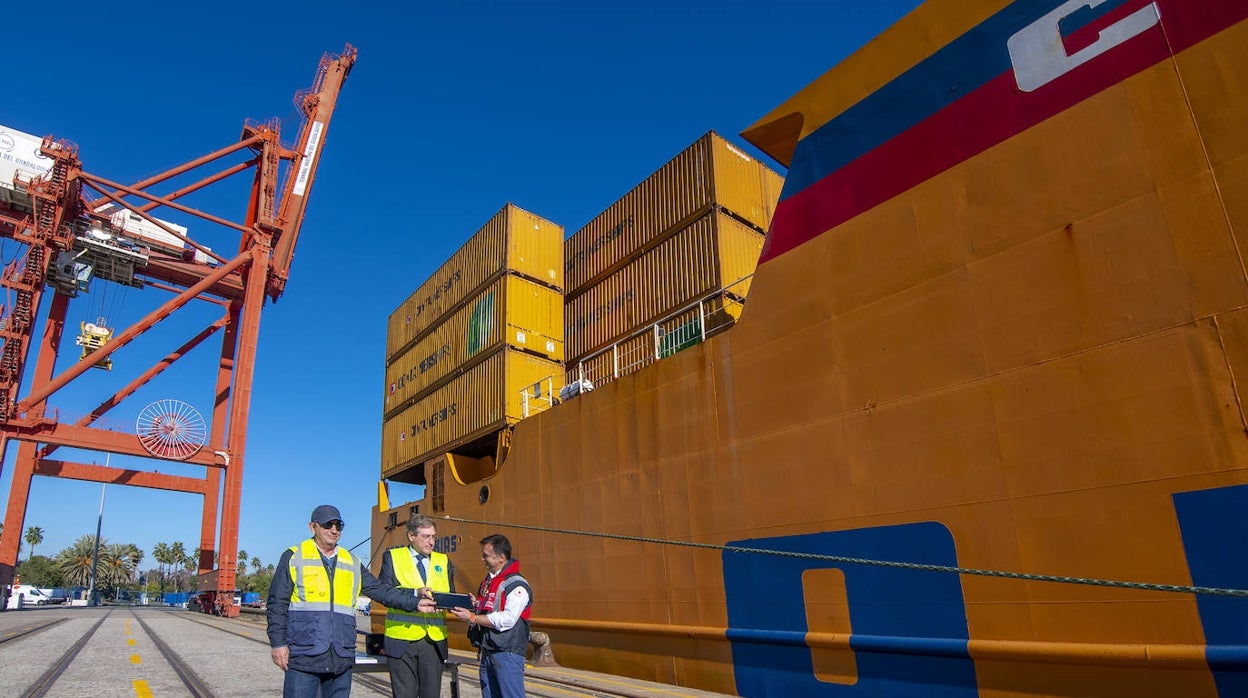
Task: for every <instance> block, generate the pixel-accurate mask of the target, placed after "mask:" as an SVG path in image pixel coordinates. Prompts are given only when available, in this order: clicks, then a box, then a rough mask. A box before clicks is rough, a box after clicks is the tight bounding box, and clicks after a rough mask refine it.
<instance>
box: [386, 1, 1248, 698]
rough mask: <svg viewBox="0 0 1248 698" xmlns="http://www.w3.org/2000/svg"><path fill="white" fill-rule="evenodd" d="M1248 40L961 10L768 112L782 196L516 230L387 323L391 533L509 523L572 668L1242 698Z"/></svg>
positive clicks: (948, 6)
mask: <svg viewBox="0 0 1248 698" xmlns="http://www.w3.org/2000/svg"><path fill="white" fill-rule="evenodd" d="M1246 19H1248V3H1244V2H1242V1H1238V0H1236V1H1232V0H1186V1H1183V2H1180V1H1178V0H1155V1H1154V2H1145V1H1141V0H1070V1H1063V0H1019V1H1017V2H1004V1H1001V0H976V1H975V2H965V1H964V0H930V1H929V2H926V3H924V4H922V5H920V6H919V7H918V8H916V9H915V10H914V11H913V12H911V13H910V14H909V15H907V16H905V17H904V18H902V19H901V20H900V21H898V22H897V23H896V24H895V25H894V26H892V27H891V28H889V29H888V30H887V31H885V32H884V33H883V34H881V35H880V36H878V37H877V38H876V39H874V40H873V41H872V42H870V43H868V44H867V45H866V46H864V47H863V48H861V49H860V50H858V51H857V52H856V53H854V54H853V55H851V56H850V57H849V58H847V59H846V60H845V61H844V62H842V63H841V64H840V65H838V66H836V67H834V68H833V69H832V70H830V71H829V72H827V73H826V74H824V75H822V76H821V77H819V78H817V79H816V80H815V81H814V82H812V83H811V84H810V85H808V86H807V87H806V88H804V89H803V90H802V91H801V92H799V93H798V94H797V95H795V96H793V97H792V98H791V99H789V100H788V101H787V102H785V103H784V104H782V105H780V106H779V107H777V108H775V109H774V110H773V111H772V112H771V113H769V114H767V115H766V116H764V117H763V118H761V119H760V120H759V121H758V122H757V123H756V124H754V125H752V126H750V127H749V128H747V129H746V130H745V132H744V133H743V134H742V135H743V137H744V138H745V139H746V140H748V141H749V142H750V143H752V144H753V145H755V146H756V147H757V148H758V149H759V150H761V151H762V152H764V153H766V154H767V155H768V156H770V157H771V158H774V159H775V160H776V161H777V162H779V163H780V164H782V165H784V166H785V167H787V175H786V177H785V178H784V180H783V185H782V189H780V188H778V187H780V180H779V177H778V176H776V175H774V173H771V172H770V170H768V169H767V168H766V167H765V166H763V165H762V164H761V163H758V162H757V161H754V160H752V159H750V158H748V157H747V156H745V155H744V153H741V152H740V151H739V150H738V149H736V148H734V147H733V146H732V145H731V143H729V142H728V141H726V140H725V139H721V138H719V137H718V136H717V135H715V134H708V135H707V136H706V137H705V138H703V139H701V140H699V142H698V143H696V144H694V146H692V147H691V148H690V149H688V150H686V151H685V152H683V153H681V154H680V155H678V156H677V157H676V158H675V159H674V160H673V161H672V162H670V163H668V164H666V165H664V166H663V167H662V168H660V169H659V170H658V171H656V173H655V174H654V175H653V176H652V177H651V178H648V179H647V180H646V181H645V182H643V183H642V184H640V185H638V187H637V188H636V189H634V190H633V191H631V192H629V193H628V194H627V195H626V196H625V197H624V198H622V199H621V200H620V201H619V202H617V203H616V204H614V205H613V206H612V207H610V208H608V209H607V210H606V211H604V212H603V213H602V214H601V215H600V216H598V217H597V218H595V219H594V220H592V221H591V222H590V223H588V224H586V225H585V226H584V227H582V228H581V229H579V230H576V231H574V232H573V233H572V234H571V235H570V236H568V237H567V239H566V240H564V239H563V231H562V228H560V227H559V226H558V225H556V224H555V223H552V222H550V221H546V220H544V219H541V218H540V217H538V216H536V215H533V214H530V213H528V212H525V211H522V210H520V209H518V208H516V207H513V206H507V207H505V208H504V209H503V210H502V211H500V213H499V215H498V216H496V217H495V219H493V220H491V221H490V222H489V223H487V225H486V226H485V227H484V228H483V229H482V231H480V232H478V233H477V234H476V235H473V236H472V237H471V238H470V240H469V242H468V243H467V244H466V245H465V246H464V248H463V249H461V250H460V251H459V252H457V253H456V255H455V256H453V257H452V259H451V260H450V261H448V262H447V264H446V265H444V266H443V267H442V268H441V269H440V270H439V271H438V272H437V273H436V274H435V275H434V276H433V277H431V278H430V280H429V281H427V282H426V283H425V284H424V285H422V286H421V287H420V288H419V289H417V291H416V293H415V294H413V296H412V298H411V299H409V300H408V301H407V302H405V303H404V304H403V306H401V307H400V308H398V309H397V310H396V311H395V313H394V315H392V317H391V325H390V345H389V346H388V347H387V356H386V364H387V382H386V386H385V397H384V405H385V406H384V408H383V414H382V422H383V429H382V431H383V434H382V438H383V447H382V454H383V455H382V464H381V472H380V474H381V487H380V488H379V495H380V496H379V502H378V506H377V508H376V509H375V510H374V512H373V542H374V544H375V545H376V546H378V547H379V548H381V547H384V546H386V545H401V544H403V543H404V542H405V539H404V537H403V524H404V522H405V521H406V520H407V518H408V516H409V515H410V514H411V513H413V512H420V513H423V514H426V515H429V516H432V517H435V518H437V519H438V520H439V521H440V523H439V535H440V537H441V538H440V542H439V548H440V549H441V550H443V551H445V552H447V553H448V554H449V555H450V556H451V559H452V561H453V562H454V564H455V566H456V568H457V572H458V575H457V580H456V581H457V584H458V585H459V586H460V588H461V589H472V588H473V587H474V586H475V584H476V583H477V581H479V575H480V574H481V571H480V570H481V567H480V563H479V561H478V555H479V546H478V545H477V541H478V540H479V539H480V538H481V537H482V536H484V535H485V534H487V533H492V532H502V533H504V534H505V535H507V536H509V537H510V538H511V539H512V541H513V544H514V547H515V550H516V553H517V556H518V558H519V559H520V561H521V567H522V571H523V572H524V574H525V576H526V577H527V578H528V579H529V580H530V581H531V582H532V584H533V587H534V590H535V602H534V606H533V616H532V621H533V627H534V629H535V630H540V631H543V632H545V633H547V634H548V635H549V636H550V638H551V641H552V643H553V647H554V653H555V657H556V659H557V660H558V661H559V662H560V663H562V664H564V665H568V666H574V667H580V668H587V669H594V670H599V671H604V672H610V673H616V674H623V675H629V676H635V677H640V678H646V679H654V680H659V681H663V682H667V683H673V684H679V685H682V686H688V687H695V688H701V689H707V690H712V691H719V692H725V693H736V694H740V695H748V696H798V695H801V696H821V695H826V696H857V695H863V696H942V697H943V696H949V697H955V696H985V697H987V696H1158V697H1162V696H1164V697H1167V698H1169V697H1173V696H1185V697H1190V696H1243V695H1248V598H1246V597H1248V591H1245V590H1248V515H1246V514H1245V512H1248V439H1246V438H1245V435H1246V433H1248V417H1246V416H1245V411H1244V402H1245V400H1244V397H1245V396H1244V395H1243V393H1242V391H1241V389H1240V386H1242V385H1245V384H1248V273H1246V271H1245V268H1246V267H1245V258H1244V253H1243V251H1242V250H1243V248H1244V246H1245V243H1246V242H1248V237H1246V236H1248V129H1245V124H1248V22H1246V21H1245V20H1246ZM752 255H756V257H755V256H752ZM755 263H756V268H755ZM388 481H399V482H411V483H417V484H421V485H424V486H425V489H424V493H423V496H422V498H421V499H419V500H417V501H412V502H403V503H398V502H391V501H389V497H388V490H387V487H386V484H387V482H388ZM375 558H376V556H375ZM378 620H379V616H374V623H376V622H377V621H378ZM455 636H456V638H457V640H456V641H457V642H459V643H461V646H466V642H464V641H463V640H462V633H456V635H455Z"/></svg>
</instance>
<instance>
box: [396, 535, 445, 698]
mask: <svg viewBox="0 0 1248 698" xmlns="http://www.w3.org/2000/svg"><path fill="white" fill-rule="evenodd" d="M437 533H438V529H437V524H435V523H434V521H433V519H430V518H429V517H427V516H422V515H420V514H413V515H412V517H411V518H410V519H409V520H408V522H407V542H408V544H407V545H404V546H401V547H397V548H390V549H389V550H387V551H386V554H385V556H383V557H382V562H381V574H380V575H379V577H378V579H380V580H381V581H382V582H383V583H385V584H393V585H396V586H412V587H415V588H417V589H419V591H418V592H417V593H418V594H419V595H421V596H423V597H430V596H431V595H432V592H435V591H438V592H451V591H455V582H454V578H453V570H452V569H451V562H450V560H449V559H448V558H447V557H446V555H445V554H444V553H439V552H434V550H433V544H434V541H435V540H436V539H437ZM383 647H384V648H385V651H386V657H388V658H389V659H388V665H389V668H390V690H391V692H392V693H393V695H394V698H411V696H418V697H419V698H438V697H439V695H440V694H441V692H442V666H443V662H445V661H446V657H447V647H446V616H445V614H444V613H442V612H441V611H434V612H431V613H420V612H416V613H412V612H409V611H404V610H402V609H397V608H387V609H386V636H385V640H384V644H383Z"/></svg>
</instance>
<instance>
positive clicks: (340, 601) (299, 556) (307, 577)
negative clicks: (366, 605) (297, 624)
mask: <svg viewBox="0 0 1248 698" xmlns="http://www.w3.org/2000/svg"><path fill="white" fill-rule="evenodd" d="M291 551H293V552H294V554H293V555H291V556H290V578H291V579H292V580H294V587H293V588H292V589H291V590H290V610H291V611H292V612H296V611H332V612H334V613H341V614H344V615H348V616H350V617H351V618H352V619H354V618H355V600H356V597H358V596H359V594H360V561H359V560H358V559H357V558H355V557H354V556H352V555H351V553H349V552H347V551H346V549H345V548H341V547H339V548H338V555H337V558H336V564H335V567H334V588H333V593H332V595H331V593H330V588H329V575H328V574H327V573H326V571H325V564H324V563H323V562H321V551H320V550H318V549H317V547H316V541H314V540H312V539H308V540H305V541H304V542H303V543H300V544H299V545H297V546H294V547H292V548H291ZM331 599H332V603H331Z"/></svg>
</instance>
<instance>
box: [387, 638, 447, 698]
mask: <svg viewBox="0 0 1248 698" xmlns="http://www.w3.org/2000/svg"><path fill="white" fill-rule="evenodd" d="M387 663H388V665H389V667H390V691H391V693H392V694H393V695H394V698H414V697H415V698H438V697H439V696H440V695H441V693H442V654H441V653H440V652H438V646H437V645H436V644H435V643H434V642H432V641H431V640H430V639H429V638H425V639H423V640H415V641H413V642H409V643H407V651H406V652H404V653H403V656H402V657H390V658H389V659H388V660H387Z"/></svg>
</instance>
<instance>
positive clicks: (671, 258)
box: [564, 211, 764, 363]
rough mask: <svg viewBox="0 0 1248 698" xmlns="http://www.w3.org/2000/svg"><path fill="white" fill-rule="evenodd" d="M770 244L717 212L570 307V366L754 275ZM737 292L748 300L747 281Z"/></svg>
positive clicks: (569, 302)
mask: <svg viewBox="0 0 1248 698" xmlns="http://www.w3.org/2000/svg"><path fill="white" fill-rule="evenodd" d="M763 240H764V237H763V235H762V234H761V233H759V232H758V231H756V230H754V229H753V228H751V227H750V226H747V225H745V224H744V223H742V222H740V221H739V220H737V219H736V218H733V217H732V216H729V215H727V214H725V213H723V212H721V211H712V212H711V213H708V214H706V215H704V216H702V217H701V218H699V219H697V220H696V221H694V222H693V223H691V224H690V225H688V226H686V227H685V228H683V229H681V230H680V231H678V232H677V233H676V234H674V235H672V236H671V237H669V238H668V239H667V240H664V241H663V242H661V243H659V244H658V245H657V246H655V247H654V248H652V249H650V250H649V251H648V252H646V253H645V254H643V255H642V256H640V257H638V258H637V259H634V260H633V261H631V262H629V263H628V264H627V265H625V266H624V267H621V268H620V269H619V270H618V271H616V272H615V273H613V274H611V275H610V276H607V277H606V278H604V279H602V280H601V281H599V282H598V283H596V284H594V285H593V286H590V287H589V288H587V289H585V291H584V292H582V293H581V294H580V295H578V296H576V297H575V298H572V299H569V300H567V301H566V308H565V312H564V317H565V323H566V331H565V334H564V340H565V342H566V343H567V355H568V357H569V363H571V362H572V361H575V360H579V359H581V358H584V357H585V356H587V355H589V354H591V353H593V352H594V351H597V350H598V349H601V348H603V347H606V346H609V345H610V344H612V343H614V342H617V341H619V340H621V339H623V338H625V337H627V336H628V335H629V334H631V333H633V332H634V331H636V330H638V329H641V328H644V327H645V326H646V325H648V324H650V323H653V322H655V321H656V320H658V319H660V318H662V317H663V316H664V315H666V314H668V313H671V312H673V311H676V310H678V309H680V308H681V306H684V305H686V304H688V303H691V302H694V301H696V300H698V299H699V298H701V297H703V296H705V295H706V294H708V293H711V292H712V291H715V290H717V289H720V288H723V287H725V286H728V285H729V284H734V282H737V281H739V280H741V279H742V278H743V277H746V276H749V275H750V274H753V273H754V268H755V267H756V266H757V265H758V255H759V253H760V252H761V251H762V248H763ZM731 291H732V292H733V293H734V294H735V295H737V296H739V297H742V298H744V297H745V295H746V294H747V293H749V281H748V280H746V281H744V282H742V283H739V284H735V285H734V286H733V287H732V289H731Z"/></svg>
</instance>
